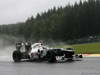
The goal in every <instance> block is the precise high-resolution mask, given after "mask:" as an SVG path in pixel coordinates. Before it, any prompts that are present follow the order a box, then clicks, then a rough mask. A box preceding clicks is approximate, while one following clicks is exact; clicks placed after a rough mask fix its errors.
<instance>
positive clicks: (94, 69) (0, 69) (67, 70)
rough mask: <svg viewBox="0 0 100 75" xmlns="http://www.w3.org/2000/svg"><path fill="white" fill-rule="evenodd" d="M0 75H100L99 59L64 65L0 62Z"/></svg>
mask: <svg viewBox="0 0 100 75" xmlns="http://www.w3.org/2000/svg"><path fill="white" fill-rule="evenodd" d="M0 75H100V58H99V57H93V58H92V57H88V58H83V59H82V60H76V61H72V62H69V61H68V62H66V63H47V62H21V63H14V62H13V61H7V60H5V61H0Z"/></svg>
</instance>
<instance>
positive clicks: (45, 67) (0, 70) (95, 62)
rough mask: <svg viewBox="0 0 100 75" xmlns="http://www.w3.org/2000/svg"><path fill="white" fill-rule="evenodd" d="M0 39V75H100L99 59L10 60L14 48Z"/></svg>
mask: <svg viewBox="0 0 100 75" xmlns="http://www.w3.org/2000/svg"><path fill="white" fill-rule="evenodd" d="M4 43H5V42H4V41H3V40H2V39H0V75H100V57H93V58H92V57H87V58H83V59H82V60H76V61H72V62H66V63H47V62H40V63H39V62H21V63H14V62H13V61H12V59H11V56H12V52H13V51H14V49H15V47H14V46H7V45H5V44H4Z"/></svg>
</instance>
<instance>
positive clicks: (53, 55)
mask: <svg viewBox="0 0 100 75" xmlns="http://www.w3.org/2000/svg"><path fill="white" fill-rule="evenodd" d="M74 56H76V55H75V50H74V49H73V48H66V49H64V48H49V47H47V46H44V45H42V44H41V43H35V44H32V45H31V50H30V51H29V52H28V53H26V52H21V51H19V50H15V51H14V52H13V55H12V57H13V60H14V61H15V62H19V61H21V60H23V59H28V60H31V61H36V60H42V61H48V62H56V61H57V60H58V57H61V60H65V59H67V60H72V59H73V57H74ZM81 56H82V55H81ZM77 57H79V56H78V55H77Z"/></svg>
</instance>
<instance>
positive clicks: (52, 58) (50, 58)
mask: <svg viewBox="0 0 100 75" xmlns="http://www.w3.org/2000/svg"><path fill="white" fill-rule="evenodd" d="M48 62H56V55H55V53H54V52H53V51H49V52H48Z"/></svg>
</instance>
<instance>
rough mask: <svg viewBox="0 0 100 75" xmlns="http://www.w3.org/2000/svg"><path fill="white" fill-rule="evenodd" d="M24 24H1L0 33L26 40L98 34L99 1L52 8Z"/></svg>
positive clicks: (70, 38) (60, 38) (71, 37)
mask: <svg viewBox="0 0 100 75" xmlns="http://www.w3.org/2000/svg"><path fill="white" fill-rule="evenodd" d="M33 16H34V15H32V16H31V17H30V18H28V19H27V20H26V21H25V22H23V23H17V24H8V25H0V33H1V34H7V35H12V36H16V37H24V38H25V39H26V40H29V39H30V40H31V39H32V40H40V39H41V40H50V39H52V40H61V41H67V40H73V39H78V38H82V37H87V36H91V35H99V34H100V0H88V1H84V2H82V1H81V0H80V2H79V3H75V4H74V5H70V4H69V5H67V6H65V7H58V8H56V7H54V8H52V9H49V10H48V11H47V12H43V13H38V14H37V16H36V17H33Z"/></svg>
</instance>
